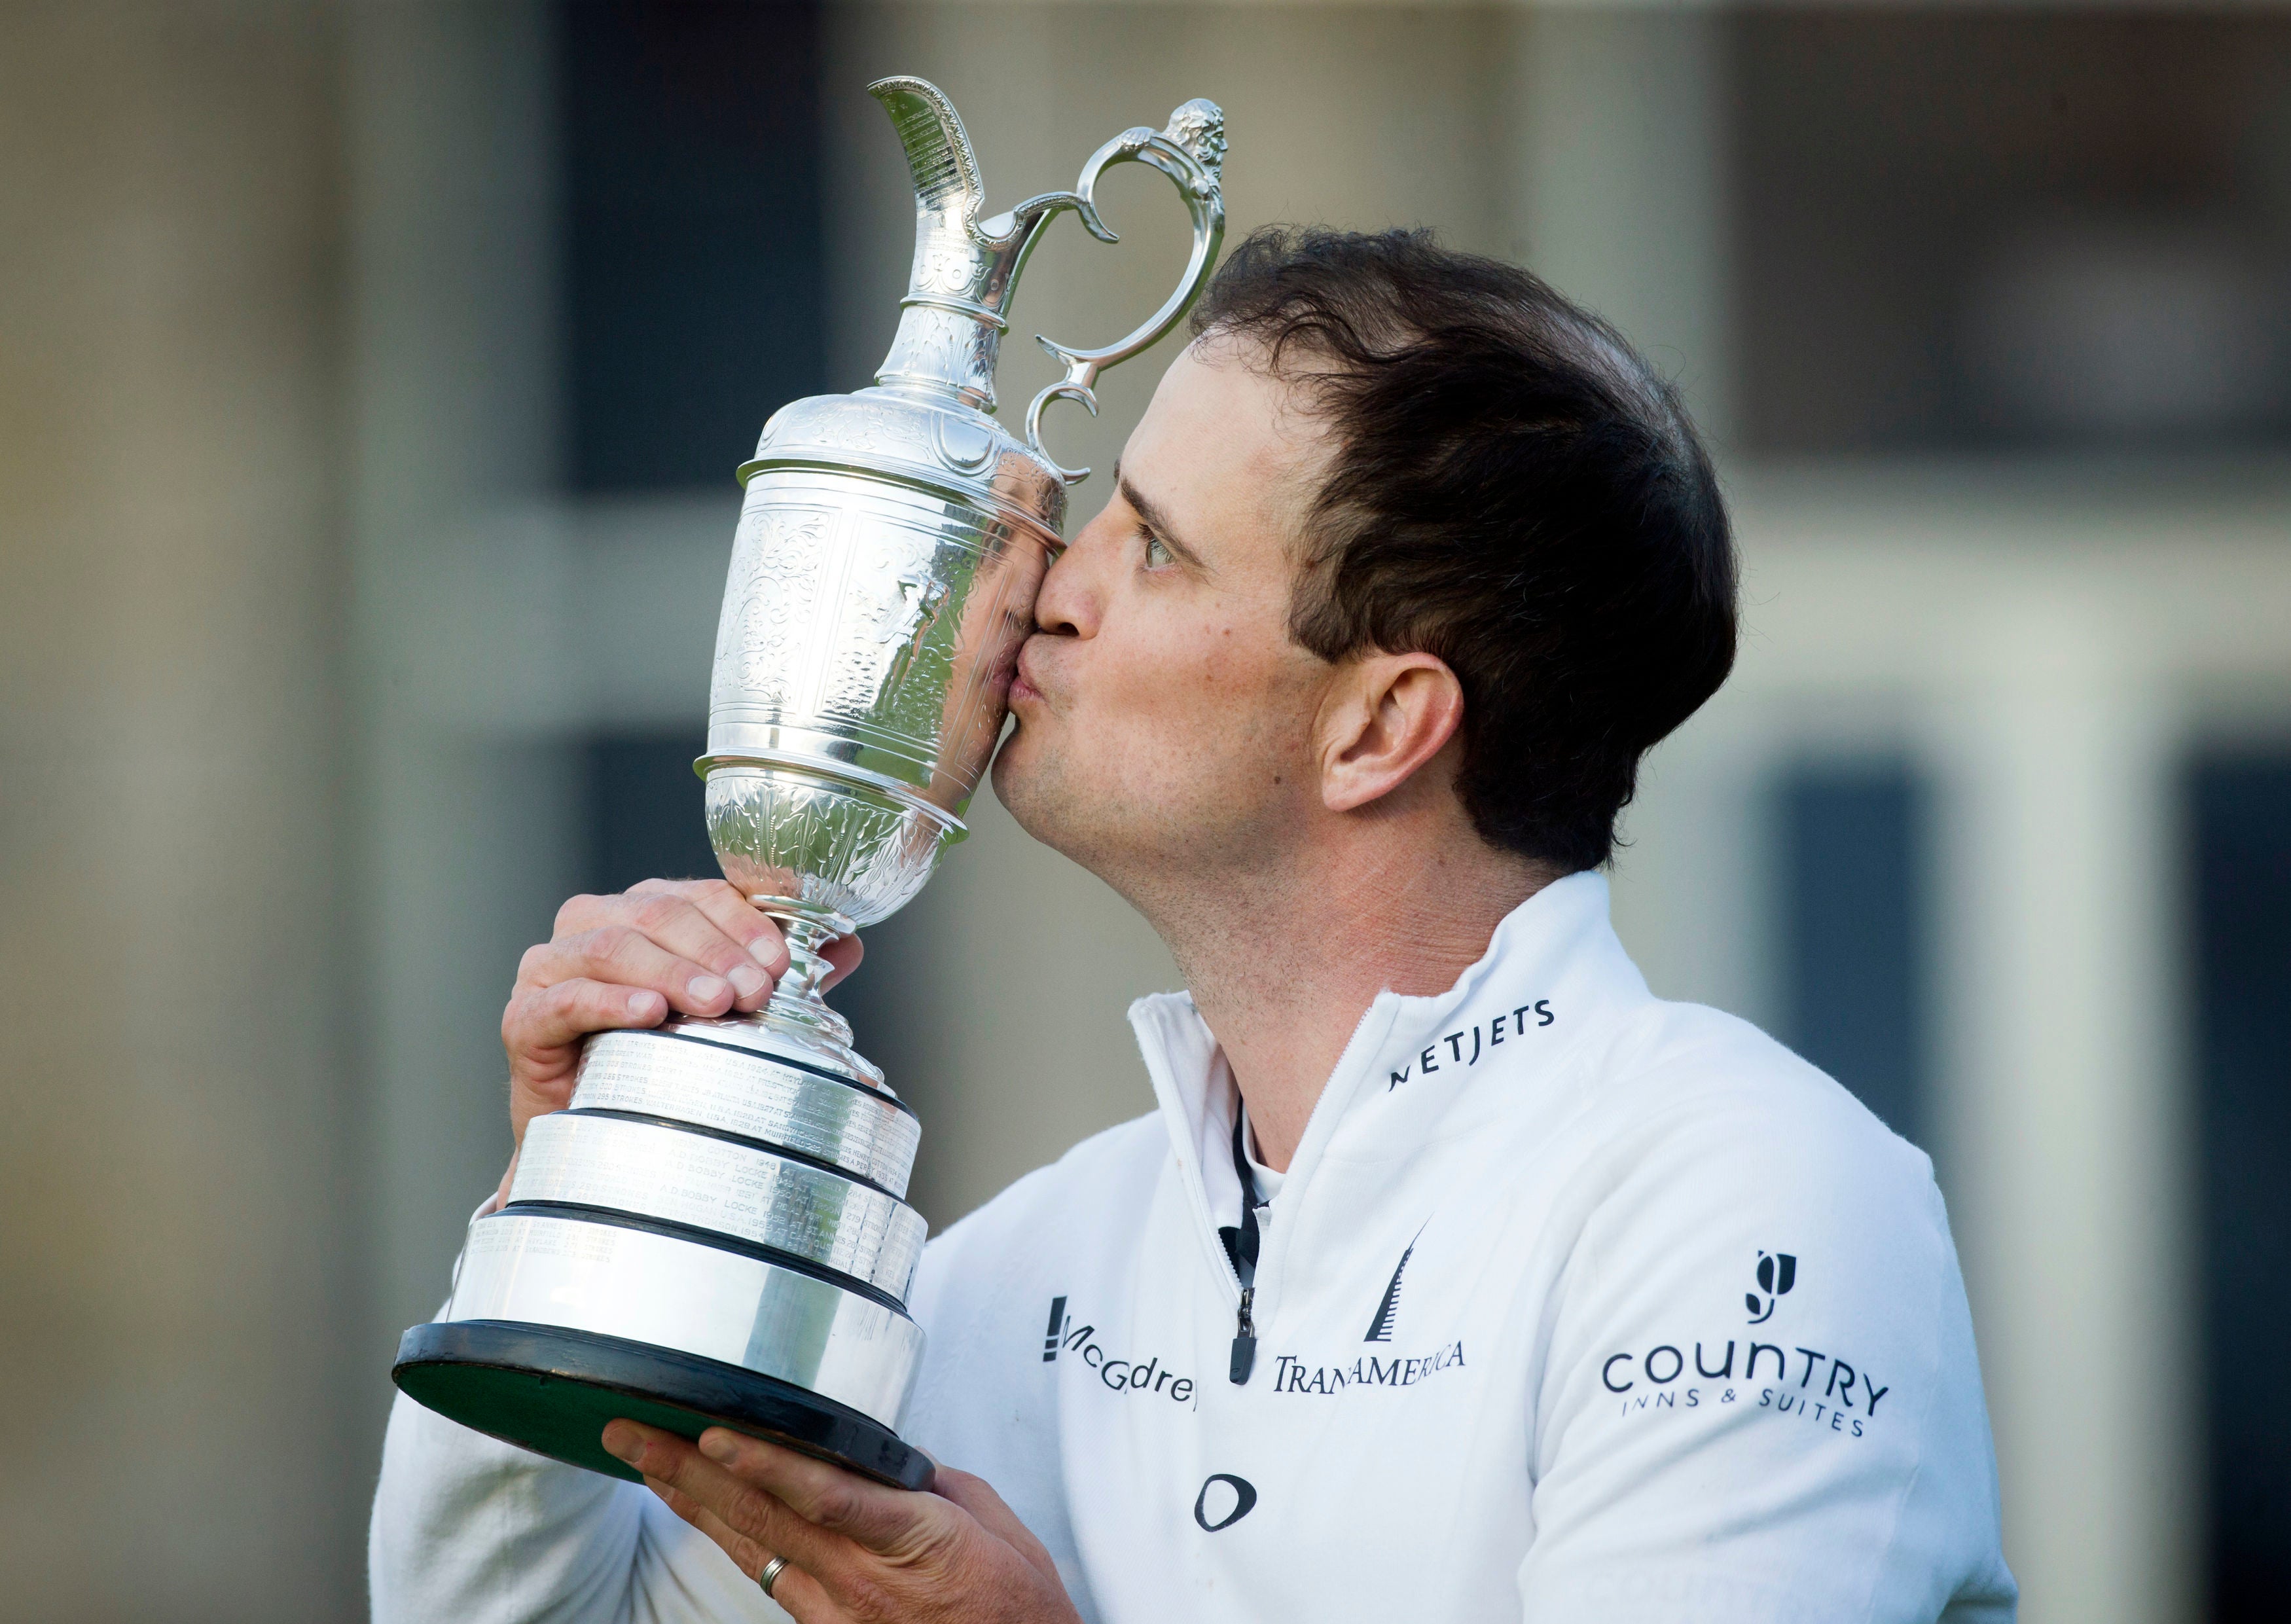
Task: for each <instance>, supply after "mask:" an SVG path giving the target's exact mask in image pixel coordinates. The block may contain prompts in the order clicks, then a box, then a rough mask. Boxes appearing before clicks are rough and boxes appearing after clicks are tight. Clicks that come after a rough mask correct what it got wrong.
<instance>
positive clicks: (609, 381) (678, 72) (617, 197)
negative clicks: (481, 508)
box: [558, 0, 825, 492]
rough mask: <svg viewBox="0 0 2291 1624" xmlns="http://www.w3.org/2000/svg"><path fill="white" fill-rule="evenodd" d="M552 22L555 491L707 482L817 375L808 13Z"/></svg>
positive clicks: (768, 0) (638, 15) (601, 10)
mask: <svg viewBox="0 0 2291 1624" xmlns="http://www.w3.org/2000/svg"><path fill="white" fill-rule="evenodd" d="M558 31H559V32H558V39H559V50H558V58H559V94H560V96H561V98H562V113H561V121H560V122H561V128H562V155H561V161H562V165H563V168H562V175H563V185H564V194H563V209H564V214H563V218H564V269H565V319H566V326H567V332H566V344H565V356H566V366H567V377H566V384H567V394H568V399H567V434H568V438H569V442H570V443H569V445H568V446H567V470H568V474H569V477H570V481H571V484H572V486H573V487H574V488H575V489H576V490H580V491H585V492H611V491H641V490H658V489H663V488H672V487H677V486H698V485H724V484H726V483H727V482H728V481H729V480H730V479H731V478H732V473H733V470H734V469H736V467H738V465H739V464H740V463H741V462H743V461H744V460H745V459H746V458H747V457H748V456H749V455H750V454H752V450H753V447H754V446H755V443H756V435H757V432H758V430H760V429H761V428H762V427H763V423H764V419H765V418H767V417H768V416H770V415H771V414H772V413H773V411H775V410H776V408H778V407H779V406H781V405H783V404H784V403H785V402H787V401H789V400H792V399H794V398H797V397H799V396H802V395H812V394H817V393H819V392H820V391H821V390H822V389H823V388H824V382H825V381H824V369H825V361H824V355H825V346H824V338H823V336H822V329H823V325H824V311H825V303H824V288H823V283H822V277H823V272H822V269H821V257H820V236H821V228H820V186H819V120H818V116H817V112H818V80H819V60H818V59H819V7H818V5H817V4H816V0H814V3H810V4H774V3H772V0H738V3H736V4H691V3H689V0H684V3H677V0H647V3H645V4H636V3H635V0H573V3H572V4H567V5H565V6H564V7H562V9H561V10H560V11H559V12H558Z"/></svg>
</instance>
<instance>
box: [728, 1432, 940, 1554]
mask: <svg viewBox="0 0 2291 1624" xmlns="http://www.w3.org/2000/svg"><path fill="white" fill-rule="evenodd" d="M700 1452H701V1453H702V1454H703V1455H705V1456H706V1457H707V1458H708V1459H711V1460H712V1461H714V1462H715V1463H716V1464H717V1465H718V1466H719V1467H722V1468H723V1469H724V1470H725V1471H726V1472H727V1473H729V1474H730V1475H733V1476H734V1477H736V1478H737V1479H739V1480H740V1481H741V1482H744V1483H753V1484H755V1485H756V1486H757V1487H759V1488H760V1489H763V1490H765V1491H767V1492H768V1493H769V1494H770V1495H771V1496H772V1498H773V1499H776V1500H778V1501H779V1502H780V1503H781V1504H783V1505H784V1506H785V1507H786V1508H787V1509H789V1510H791V1511H792V1512H794V1513H795V1514H796V1515H798V1516H800V1517H801V1518H803V1519H804V1521H806V1522H807V1523H811V1524H816V1525H817V1526H819V1527H821V1528H824V1529H826V1530H827V1531H828V1532H831V1533H839V1534H841V1535H842V1536H843V1537H844V1538H846V1539H848V1540H852V1541H853V1542H854V1543H856V1544H858V1545H863V1546H864V1547H866V1548H868V1549H869V1550H871V1551H874V1552H877V1553H879V1554H888V1553H892V1552H896V1551H901V1550H904V1549H905V1548H909V1547H910V1546H912V1543H913V1542H914V1541H915V1540H916V1539H917V1538H918V1537H919V1536H923V1535H925V1534H926V1533H927V1532H928V1531H927V1530H926V1529H925V1528H924V1527H923V1526H922V1524H924V1523H925V1521H926V1520H927V1519H928V1518H929V1517H930V1515H931V1511H932V1506H931V1499H932V1497H931V1496H929V1495H926V1494H916V1493H912V1492H910V1491H907V1490H904V1489H890V1488H886V1487H884V1486H883V1485H882V1484H881V1483H871V1482H869V1481H868V1480H867V1479H865V1478H864V1477H861V1476H860V1475H858V1474H857V1473H856V1472H848V1471H845V1470H844V1469H843V1468H842V1467H838V1466H831V1465H829V1464H828V1463H827V1462H826V1461H824V1460H816V1459H813V1458H812V1457H811V1456H809V1455H804V1454H799V1453H798V1452H797V1451H794V1450H792V1449H782V1448H780V1447H779V1446H778V1445H777V1444H775V1443H764V1442H763V1441H762V1440H761V1439H759V1438H751V1437H749V1436H747V1435H745V1434H743V1433H736V1432H734V1431H732V1430H731V1429H730V1428H729V1427H710V1428H709V1429H708V1430H707V1431H706V1432H703V1433H702V1434H701V1435H700ZM791 1560H792V1556H791Z"/></svg>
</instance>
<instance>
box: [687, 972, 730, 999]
mask: <svg viewBox="0 0 2291 1624" xmlns="http://www.w3.org/2000/svg"><path fill="white" fill-rule="evenodd" d="M684 990H685V991H686V992H687V993H691V994H692V1001H693V1002H694V1003H696V1004H705V1003H713V1002H714V1001H716V1000H717V999H718V998H720V997H721V996H723V993H724V983H723V981H722V980H721V979H720V978H719V977H715V976H695V977H693V978H692V979H691V980H690V981H687V982H686V983H685V984H684Z"/></svg>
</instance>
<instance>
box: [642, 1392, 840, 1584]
mask: <svg viewBox="0 0 2291 1624" xmlns="http://www.w3.org/2000/svg"><path fill="white" fill-rule="evenodd" d="M714 1430H720V1428H711V1431H714ZM602 1442H603V1443H604V1446H605V1449H606V1451H607V1453H610V1454H612V1455H615V1456H617V1457H618V1458H619V1459H623V1460H625V1461H627V1462H628V1463H629V1464H630V1465H631V1466H632V1467H636V1468H637V1470H638V1471H639V1472H641V1473H643V1474H644V1475H645V1476H646V1477H647V1479H650V1480H652V1481H654V1482H655V1483H657V1484H658V1485H660V1486H662V1487H663V1488H665V1489H667V1490H669V1491H673V1492H675V1493H678V1494H681V1495H683V1496H684V1497H686V1498H687V1499H688V1500H689V1501H690V1502H691V1503H692V1504H693V1506H694V1507H695V1508H698V1509H704V1510H705V1511H707V1512H708V1513H709V1514H710V1515H712V1516H713V1517H715V1518H716V1519H717V1521H718V1522H719V1523H720V1524H723V1526H724V1528H725V1529H726V1530H727V1532H730V1533H732V1534H735V1535H736V1536H738V1537H739V1538H741V1539H744V1540H749V1541H752V1543H753V1544H755V1545H756V1546H757V1547H759V1548H760V1549H763V1550H767V1551H776V1552H778V1553H780V1554H781V1555H782V1556H785V1557H786V1558H787V1559H788V1560H789V1561H790V1562H792V1563H795V1564H799V1565H800V1566H803V1567H805V1568H807V1569H808V1568H811V1567H814V1566H816V1565H818V1564H821V1563H823V1562H824V1561H826V1560H828V1559H829V1558H831V1557H832V1556H833V1554H834V1551H835V1548H836V1547H837V1545H839V1544H840V1540H837V1539H836V1537H835V1536H834V1535H833V1534H832V1533H829V1532H826V1531H825V1530H824V1529H821V1528H816V1527H814V1526H813V1525H812V1524H809V1523H807V1522H805V1521H804V1519H803V1518H801V1517H800V1516H798V1515H796V1514H795V1512H794V1511H792V1509H790V1508H789V1507H787V1506H786V1505H785V1504H784V1503H783V1502H782V1501H781V1500H780V1499H778V1498H777V1497H776V1496H775V1495H773V1494H772V1493H771V1492H770V1491H768V1490H767V1489H765V1488H763V1487H760V1485H758V1484H756V1483H750V1482H747V1481H745V1480H744V1478H742V1477H740V1476H738V1475H735V1474H734V1473H732V1472H729V1471H727V1470H726V1469H725V1468H724V1467H722V1466H720V1465H719V1464H718V1463H716V1462H715V1461H713V1460H711V1459H708V1458H707V1457H706V1456H704V1455H703V1454H701V1452H700V1451H698V1450H695V1448H693V1447H692V1445H691V1444H689V1443H686V1442H685V1441H684V1440H683V1439H682V1438H679V1437H678V1436H677V1435H675V1434H673V1433H668V1432H663V1431H661V1430H660V1429H659V1428H657V1427H646V1426H642V1425H640V1424H639V1423H638V1422H635V1421H626V1420H620V1421H614V1422H612V1423H611V1424H610V1425H608V1426H607V1427H606V1428H605V1431H604V1435H603V1439H602ZM669 1503H670V1505H671V1507H675V1506H676V1505H677V1502H676V1501H675V1500H671V1501H670V1502H669ZM679 1515H682V1513H681V1512H680V1511H679ZM686 1520H687V1521H690V1520H691V1519H689V1518H688V1517H687V1519H686ZM718 1543H719V1544H721V1543H722V1541H721V1540H719V1541H718ZM733 1559H734V1560H735V1561H737V1560H739V1558H738V1556H734V1558H733ZM761 1565H762V1564H758V1566H759V1567H760V1566H761Z"/></svg>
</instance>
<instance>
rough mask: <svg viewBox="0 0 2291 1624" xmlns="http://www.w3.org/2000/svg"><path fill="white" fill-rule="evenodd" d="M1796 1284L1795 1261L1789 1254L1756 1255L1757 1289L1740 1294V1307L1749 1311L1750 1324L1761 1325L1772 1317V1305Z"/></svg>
mask: <svg viewBox="0 0 2291 1624" xmlns="http://www.w3.org/2000/svg"><path fill="white" fill-rule="evenodd" d="M1796 1284H1797V1258H1795V1257H1793V1256H1791V1255H1790V1254H1789V1252H1760V1253H1759V1254H1758V1289H1757V1290H1755V1291H1745V1292H1743V1293H1742V1306H1744V1307H1746V1308H1748V1310H1749V1311H1750V1323H1751V1324H1753V1325H1763V1324H1764V1323H1766V1322H1767V1321H1768V1320H1770V1319H1772V1318H1773V1317H1774V1305H1775V1304H1777V1303H1779V1302H1781V1299H1782V1298H1785V1297H1788V1296H1789V1289H1790V1288H1791V1287H1792V1286H1794V1285H1796Z"/></svg>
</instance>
